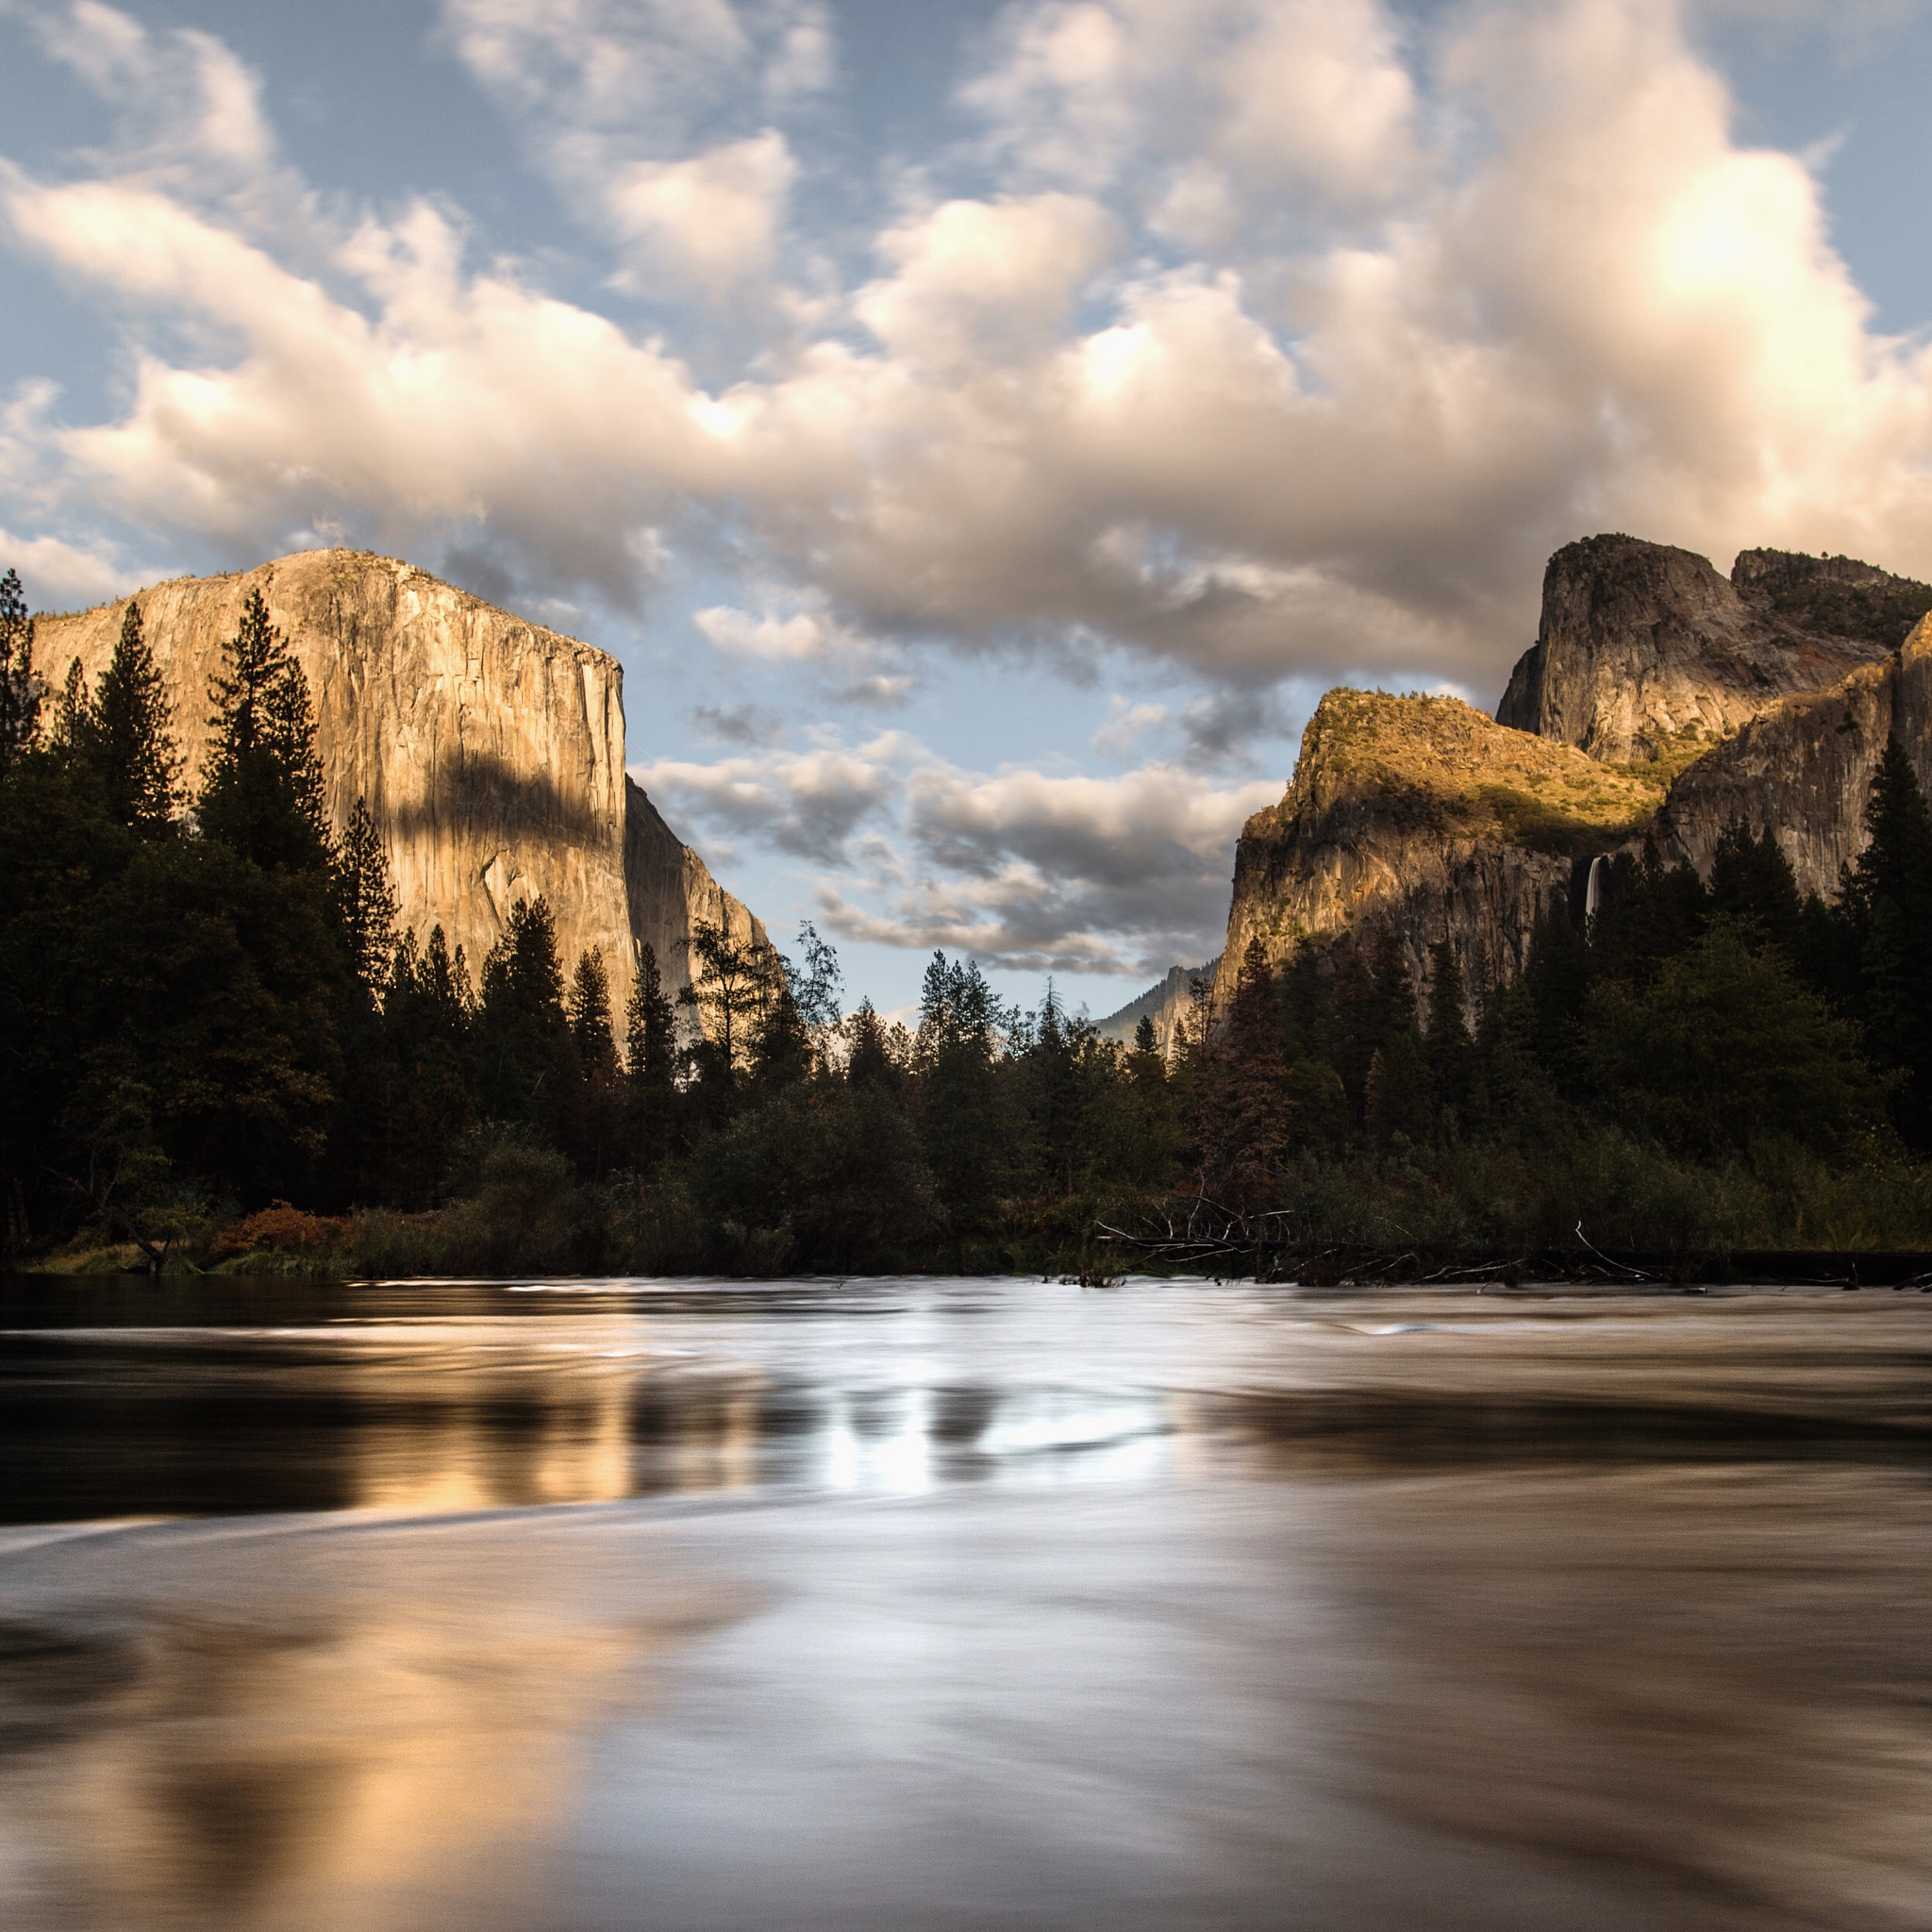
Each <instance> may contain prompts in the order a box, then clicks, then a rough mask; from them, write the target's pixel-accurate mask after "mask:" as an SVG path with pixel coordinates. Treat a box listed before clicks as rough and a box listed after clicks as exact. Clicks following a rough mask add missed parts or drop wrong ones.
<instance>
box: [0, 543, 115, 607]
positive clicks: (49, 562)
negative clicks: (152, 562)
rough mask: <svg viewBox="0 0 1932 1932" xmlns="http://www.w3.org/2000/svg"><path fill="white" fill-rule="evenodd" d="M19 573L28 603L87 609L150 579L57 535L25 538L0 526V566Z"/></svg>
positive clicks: (104, 554)
mask: <svg viewBox="0 0 1932 1932" xmlns="http://www.w3.org/2000/svg"><path fill="white" fill-rule="evenodd" d="M5 570H15V571H18V572H19V573H20V580H21V588H22V590H23V591H25V596H26V601H27V604H28V607H29V608H32V609H36V610H63V609H81V610H84V609H90V608H92V607H93V606H94V605H96V604H102V603H105V602H106V601H107V600H108V598H110V597H118V596H121V595H123V594H125V592H126V591H131V590H133V589H135V588H136V587H137V586H138V585H140V584H141V583H142V582H144V581H148V580H149V579H150V575H151V574H149V573H144V572H142V571H141V570H140V569H139V568H130V567H129V566H128V565H127V564H126V563H125V562H123V561H122V560H121V559H120V558H118V557H117V556H115V555H114V554H112V553H111V552H108V551H104V550H102V549H100V548H96V547H93V546H91V545H87V544H79V543H69V542H65V541H62V540H61V539H60V538H58V537H45V536H42V537H24V536H21V535H18V534H17V533H16V532H14V531H12V530H8V529H5V528H0V571H5Z"/></svg>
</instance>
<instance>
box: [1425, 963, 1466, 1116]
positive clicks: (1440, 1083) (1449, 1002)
mask: <svg viewBox="0 0 1932 1932" xmlns="http://www.w3.org/2000/svg"><path fill="white" fill-rule="evenodd" d="M1467 994H1468V988H1467V985H1466V983H1465V981H1464V978H1463V973H1462V961H1461V960H1460V959H1458V958H1457V956H1456V947H1455V945H1454V943H1453V942H1452V941H1449V940H1446V939H1445V940H1442V941H1439V942H1438V943H1437V944H1436V945H1435V946H1433V947H1432V948H1431V949H1430V952H1429V1019H1428V1024H1427V1026H1426V1027H1425V1028H1424V1033H1423V1041H1424V1047H1425V1049H1426V1051H1427V1056H1428V1065H1429V1078H1430V1082H1431V1084H1432V1086H1433V1087H1434V1089H1435V1098H1436V1102H1437V1105H1438V1106H1441V1107H1452V1108H1457V1110H1458V1111H1459V1110H1460V1109H1461V1108H1464V1107H1465V1106H1466V1105H1467V1104H1468V1099H1469V1074H1470V1056H1471V1051H1472V1048H1473V1046H1474V1041H1472V1040H1471V1037H1470V1031H1469V1018H1468V1014H1467V1012H1466V1010H1465V1006H1466V1001H1467Z"/></svg>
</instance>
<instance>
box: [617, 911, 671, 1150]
mask: <svg viewBox="0 0 1932 1932" xmlns="http://www.w3.org/2000/svg"><path fill="white" fill-rule="evenodd" d="M676 1077H677V1027H676V1016H675V1012H674V1010H673V1008H672V1005H671V1002H670V1000H669V999H668V998H667V997H666V996H665V992H664V981H663V977H662V975H661V974H660V973H659V972H658V955H657V952H656V950H655V949H654V948H653V947H652V945H651V944H650V942H649V941H645V942H644V943H643V944H642V945H641V946H640V947H639V948H638V970H637V977H636V978H635V979H634V980H633V981H632V982H631V989H630V1004H629V1006H628V1007H627V1008H625V1129H626V1138H627V1140H628V1142H629V1145H630V1150H631V1158H632V1159H633V1160H634V1161H635V1162H636V1164H637V1167H638V1169H639V1171H640V1172H641V1173H643V1174H648V1173H650V1172H651V1171H652V1170H653V1169H654V1168H656V1167H657V1166H658V1163H659V1162H660V1161H661V1160H662V1159H663V1158H664V1156H665V1154H666V1153H667V1152H668V1151H669V1149H670V1146H671V1130H672V1126H673V1124H674V1121H675V1108H676V1101H677V1088H676Z"/></svg>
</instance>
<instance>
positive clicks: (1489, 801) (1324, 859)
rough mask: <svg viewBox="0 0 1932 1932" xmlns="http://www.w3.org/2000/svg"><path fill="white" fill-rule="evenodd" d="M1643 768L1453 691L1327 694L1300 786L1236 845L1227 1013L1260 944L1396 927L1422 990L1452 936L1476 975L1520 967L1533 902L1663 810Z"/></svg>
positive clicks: (1656, 783)
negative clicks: (1432, 959) (1580, 861)
mask: <svg viewBox="0 0 1932 1932" xmlns="http://www.w3.org/2000/svg"><path fill="white" fill-rule="evenodd" d="M1663 797H1664V786H1663V781H1662V779H1661V777H1660V776H1659V775H1658V774H1657V773H1656V772H1655V771H1654V770H1653V769H1652V768H1651V767H1649V766H1648V765H1637V766H1618V765H1609V764H1606V763H1604V762H1602V761H1601V760H1599V759H1596V758H1591V757H1590V756H1589V755H1588V754H1587V753H1585V752H1581V751H1578V750H1576V749H1575V748H1574V746H1572V745H1568V744H1560V743H1557V742H1554V741H1551V740H1550V739H1546V738H1538V737H1534V736H1532V735H1531V734H1530V733H1528V732H1524V731H1512V730H1510V729H1509V728H1508V727H1507V726H1506V725H1502V724H1497V723H1496V722H1495V721H1494V720H1493V719H1492V718H1490V717H1489V716H1487V715H1486V714H1485V713H1484V712H1481V711H1478V710H1477V709H1475V708H1474V706H1472V705H1466V704H1464V703H1463V702H1462V701H1461V700H1460V699H1459V698H1448V697H1391V696H1390V695H1388V694H1387V693H1385V692H1381V691H1347V690H1341V691H1330V692H1329V693H1328V694H1327V696H1326V697H1324V699H1323V700H1322V702H1321V703H1320V705H1318V706H1317V707H1316V708H1315V715H1314V716H1313V717H1312V718H1311V719H1310V720H1309V721H1308V725H1307V730H1306V731H1305V732H1304V733H1303V734H1302V747H1301V756H1300V758H1298V759H1297V760H1296V763H1295V772H1294V778H1293V781H1292V782H1291V784H1290V786H1289V788H1288V793H1287V796H1286V797H1284V798H1283V799H1282V801H1281V803H1280V804H1279V805H1276V806H1271V807H1270V808H1268V809H1267V810H1266V811H1260V812H1257V813H1256V814H1255V816H1254V817H1253V818H1251V819H1250V820H1249V821H1248V822H1247V824H1246V825H1245V826H1244V827H1243V828H1242V831H1241V841H1240V843H1239V844H1237V845H1236V847H1235V863H1234V894H1233V902H1232V905H1231V906H1230V908H1229V911H1228V921H1227V946H1226V950H1225V951H1224V953H1223V955H1222V958H1221V967H1220V972H1219V974H1217V977H1216V981H1215V990H1214V999H1215V1005H1216V1006H1217V1008H1221V1007H1224V1006H1225V1004H1226V1002H1227V1000H1228V998H1229V997H1230V996H1231V995H1232V993H1233V991H1234V983H1235V980H1236V978H1237V976H1238V975H1239V974H1240V972H1241V960H1242V958H1243V957H1244V956H1245V954H1246V951H1247V947H1248V943H1249V941H1251V940H1258V941H1260V943H1261V949H1262V951H1263V953H1264V954H1265V955H1266V957H1267V958H1269V960H1270V961H1272V962H1274V963H1275V964H1279V963H1280V962H1281V961H1282V960H1284V959H1286V958H1288V957H1289V956H1290V954H1291V953H1292V952H1294V951H1295V949H1296V948H1297V947H1299V946H1302V945H1307V944H1323V943H1325V942H1328V941H1336V940H1341V939H1345V938H1348V937H1351V936H1354V935H1357V934H1360V935H1366V934H1367V933H1369V932H1371V931H1372V930H1374V928H1375V927H1376V926H1378V925H1381V924H1391V925H1392V926H1393V927H1394V929H1395V931H1396V934H1397V936H1398V937H1399V938H1400V939H1401V941H1402V942H1403V947H1404V950H1405V952H1406V953H1407V957H1408V963H1409V970H1410V972H1411V974H1413V975H1414V977H1415V980H1416V983H1417V984H1418V985H1422V984H1424V982H1425V980H1426V976H1427V972H1428V953H1429V948H1430V947H1431V946H1433V945H1434V944H1436V943H1437V942H1438V941H1441V940H1443V939H1449V940H1453V941H1455V943H1456V947H1457V952H1458V954H1460V956H1461V958H1462V959H1463V963H1464V971H1465V973H1466V974H1468V976H1469V977H1470V979H1471V980H1472V981H1473V982H1475V983H1481V982H1483V981H1487V980H1494V979H1507V978H1509V977H1510V976H1512V975H1513V974H1515V973H1517V972H1518V971H1519V970H1520V969H1521V967H1522V965H1523V962H1524V957H1525V954H1526V951H1527V948H1528V944H1529V931H1530V926H1531V924H1532V923H1533V922H1534V920H1535V917H1536V913H1537V909H1538V908H1539V907H1540V906H1541V903H1542V901H1543V899H1544V898H1545V897H1546V896H1547V894H1548V893H1549V891H1551V890H1552V889H1553V888H1555V887H1557V886H1561V885H1564V884H1566V883H1567V881H1568V880H1569V878H1570V875H1571V872H1572V869H1573V866H1574V861H1575V860H1576V859H1577V858H1583V857H1589V856H1590V855H1591V854H1593V853H1598V852H1607V851H1610V850H1611V849H1613V848H1614V847H1615V846H1617V845H1618V844H1620V843H1621V842H1622V841H1624V839H1626V838H1628V837H1629V836H1630V834H1631V833H1632V832H1633V831H1634V830H1636V829H1637V828H1638V827H1639V826H1641V825H1642V824H1645V823H1647V822H1648V821H1649V819H1650V818H1651V817H1652V816H1653V815H1654V814H1655V812H1656V811H1657V808H1658V806H1660V805H1661V804H1662V802H1663Z"/></svg>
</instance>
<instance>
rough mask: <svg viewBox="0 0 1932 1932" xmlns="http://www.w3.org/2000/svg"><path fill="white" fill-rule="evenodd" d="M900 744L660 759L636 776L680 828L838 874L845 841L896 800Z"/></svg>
mask: <svg viewBox="0 0 1932 1932" xmlns="http://www.w3.org/2000/svg"><path fill="white" fill-rule="evenodd" d="M899 749H900V747H899V745H898V744H897V742H896V741H893V740H892V739H891V738H890V737H888V738H887V739H883V740H879V741H875V742H874V743H873V744H872V745H869V746H867V747H864V748H863V749H861V750H859V751H856V752H852V751H842V750H838V749H827V750H820V751H808V752H791V753H783V754H778V755H775V756H774V755H767V756H763V757H759V758H721V759H719V760H717V761H716V762H715V763H712V764H700V763H696V762H694V761H691V760H688V759H679V758H658V759H656V760H654V761H652V762H650V763H647V764H641V765H634V766H633V767H632V768H631V775H632V776H633V777H635V778H636V779H637V781H638V783H639V784H641V786H643V788H644V789H645V791H648V792H650V793H651V795H652V797H653V798H655V799H657V800H658V801H659V802H660V803H663V804H666V805H667V806H668V808H669V809H670V811H671V813H672V815H673V816H674V817H675V818H676V819H677V821H678V823H679V824H697V825H700V826H702V827H704V828H705V829H706V830H707V831H708V832H711V833H713V834H715V835H717V836H718V837H721V838H723V839H725V840H729V841H738V840H749V841H753V842H755V843H758V844H761V845H765V846H768V847H770V848H771V849H773V850H774V851H777V852H781V853H784V854H786V855H788V856H790V857H791V858H805V859H808V860H810V861H811V862H812V863H813V864H815V865H819V866H823V867H826V868H829V869H838V868H841V867H843V866H845V865H846V864H848V863H849V854H848V851H847V844H848V841H850V840H851V839H852V837H853V835H854V834H855V833H856V832H858V829H859V828H860V826H862V825H863V824H866V823H867V821H869V820H872V819H874V818H875V817H876V816H878V815H879V814H880V812H881V811H882V810H883V809H884V808H887V807H888V806H889V805H890V804H891V802H892V801H893V800H894V798H895V797H896V796H897V794H898V792H899V791H900V786H901V779H900V776H899V774H897V772H895V771H894V770H893V759H894V757H895V754H897V753H898V751H899Z"/></svg>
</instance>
